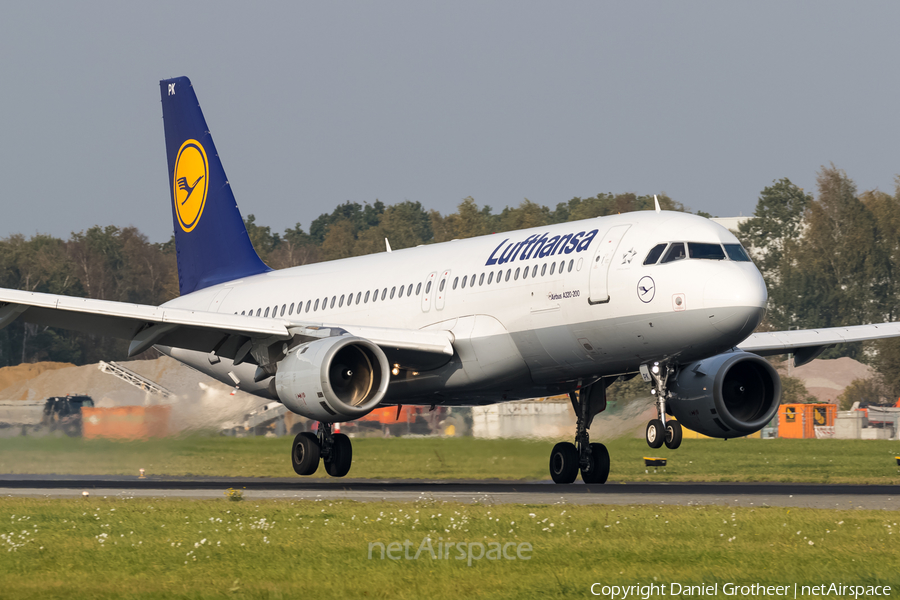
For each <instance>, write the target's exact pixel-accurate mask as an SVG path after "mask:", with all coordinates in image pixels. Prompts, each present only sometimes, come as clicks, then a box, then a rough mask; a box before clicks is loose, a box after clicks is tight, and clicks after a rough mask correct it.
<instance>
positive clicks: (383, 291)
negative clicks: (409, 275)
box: [381, 288, 387, 300]
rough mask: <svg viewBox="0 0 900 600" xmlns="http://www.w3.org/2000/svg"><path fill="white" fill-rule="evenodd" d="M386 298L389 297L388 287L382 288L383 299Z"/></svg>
mask: <svg viewBox="0 0 900 600" xmlns="http://www.w3.org/2000/svg"><path fill="white" fill-rule="evenodd" d="M385 298H387V288H384V289H383V290H381V299H382V300H384V299H385Z"/></svg>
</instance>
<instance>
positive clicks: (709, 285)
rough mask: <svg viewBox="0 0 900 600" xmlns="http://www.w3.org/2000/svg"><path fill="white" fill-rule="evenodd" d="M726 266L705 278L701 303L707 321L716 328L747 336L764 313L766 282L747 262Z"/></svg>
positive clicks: (728, 332)
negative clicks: (705, 310)
mask: <svg viewBox="0 0 900 600" xmlns="http://www.w3.org/2000/svg"><path fill="white" fill-rule="evenodd" d="M728 267H729V268H727V269H723V270H722V271H721V272H719V273H717V274H716V276H715V277H711V278H710V279H709V280H707V282H706V285H705V287H704V290H703V304H704V306H705V308H706V309H707V310H708V311H709V319H710V323H711V324H712V325H713V326H714V327H715V328H716V329H717V330H719V331H720V332H722V333H725V334H729V335H735V336H736V337H741V336H743V337H746V336H747V335H750V333H752V332H753V330H754V329H756V326H757V325H759V322H760V321H762V318H763V315H764V314H765V310H766V301H767V300H768V293H767V292H766V284H765V281H763V278H762V275H760V274H759V271H757V270H756V268H748V267H749V265H746V266H745V265H728ZM751 269H752V270H751ZM743 337H741V339H743Z"/></svg>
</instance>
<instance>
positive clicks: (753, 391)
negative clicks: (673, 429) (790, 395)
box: [666, 352, 781, 439]
mask: <svg viewBox="0 0 900 600" xmlns="http://www.w3.org/2000/svg"><path fill="white" fill-rule="evenodd" d="M669 391H670V392H671V393H670V395H669V400H668V402H667V403H666V405H667V412H671V413H672V415H673V416H674V417H675V418H676V419H678V421H679V422H681V424H682V425H683V426H685V427H687V428H688V429H692V430H694V431H697V432H699V433H702V434H703V435H707V436H709V437H716V438H726V439H727V438H735V437H741V436H745V435H749V434H751V433H755V432H757V431H759V430H760V429H762V428H763V427H765V426H766V424H767V423H768V422H769V421H770V420H772V417H774V416H775V413H777V412H778V405H779V404H780V403H781V379H780V378H779V377H778V373H777V372H776V371H775V369H774V368H772V365H770V364H769V363H768V362H767V361H766V360H765V359H763V358H761V357H759V356H757V355H755V354H750V353H749V352H728V353H725V354H720V355H718V356H713V357H712V358H707V359H705V360H701V361H698V362H695V363H691V364H689V365H687V366H684V367H682V368H681V370H679V371H678V374H677V375H676V377H675V380H674V382H670V383H669Z"/></svg>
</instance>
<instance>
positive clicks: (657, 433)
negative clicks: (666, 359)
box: [641, 362, 683, 450]
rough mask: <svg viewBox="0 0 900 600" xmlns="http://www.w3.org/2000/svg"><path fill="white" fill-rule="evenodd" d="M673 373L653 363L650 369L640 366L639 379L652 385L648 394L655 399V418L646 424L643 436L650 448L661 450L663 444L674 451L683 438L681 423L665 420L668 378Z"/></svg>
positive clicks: (670, 369)
mask: <svg viewBox="0 0 900 600" xmlns="http://www.w3.org/2000/svg"><path fill="white" fill-rule="evenodd" d="M674 373H675V368H674V367H672V366H664V367H661V366H660V364H659V363H658V362H655V363H653V366H650V367H648V366H647V365H646V364H644V365H641V377H642V378H643V379H644V381H646V382H647V383H649V384H652V385H653V389H651V390H650V393H651V394H653V396H654V397H655V398H656V415H657V418H656V419H653V420H652V421H650V422H649V423H647V430H646V435H645V439H646V440H647V445H648V446H650V447H651V448H661V447H662V445H663V444H665V445H666V448H668V449H670V450H674V449H675V448H677V447H678V446H680V445H681V439H682V437H683V431H682V429H681V423H679V422H678V421H667V420H666V401H667V400H668V399H669V389H668V387H667V383H668V381H669V377H670V376H671V375H673V374H674Z"/></svg>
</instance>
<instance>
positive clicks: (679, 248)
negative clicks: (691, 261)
mask: <svg viewBox="0 0 900 600" xmlns="http://www.w3.org/2000/svg"><path fill="white" fill-rule="evenodd" d="M682 258H687V255H686V254H685V253H684V243H683V242H675V243H674V244H672V245H671V246H669V249H668V251H666V255H665V256H663V259H662V262H663V263H669V262H675V261H676V260H681V259H682Z"/></svg>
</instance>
